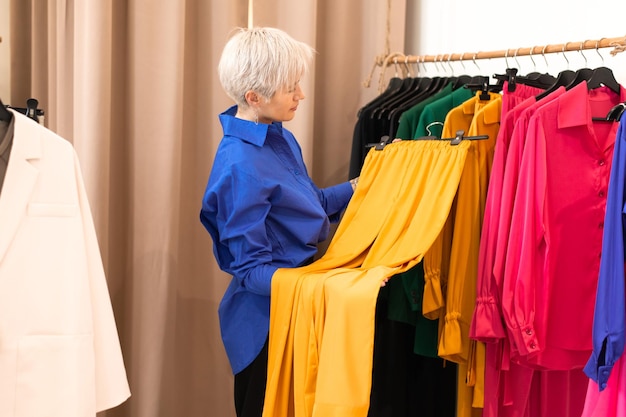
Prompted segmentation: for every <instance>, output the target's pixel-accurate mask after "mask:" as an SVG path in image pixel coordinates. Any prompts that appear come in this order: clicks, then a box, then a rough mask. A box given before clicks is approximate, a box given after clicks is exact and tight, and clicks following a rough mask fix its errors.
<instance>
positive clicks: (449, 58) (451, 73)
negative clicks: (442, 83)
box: [448, 54, 454, 76]
mask: <svg viewBox="0 0 626 417" xmlns="http://www.w3.org/2000/svg"><path fill="white" fill-rule="evenodd" d="M451 59H452V54H449V55H448V67H450V75H452V76H454V67H453V66H452V64H451V63H450V60H451Z"/></svg>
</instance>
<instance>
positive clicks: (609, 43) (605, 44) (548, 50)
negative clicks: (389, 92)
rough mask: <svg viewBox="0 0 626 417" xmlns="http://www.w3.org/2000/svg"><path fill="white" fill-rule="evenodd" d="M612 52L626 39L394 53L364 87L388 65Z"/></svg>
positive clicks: (378, 61)
mask: <svg viewBox="0 0 626 417" xmlns="http://www.w3.org/2000/svg"><path fill="white" fill-rule="evenodd" d="M600 48H613V50H612V51H611V52H610V53H611V55H616V54H618V53H620V52H623V51H624V50H626V36H621V37H617V38H602V39H599V40H585V41H577V42H566V43H558V44H549V45H543V46H531V47H522V48H512V49H502V50H497V51H487V52H484V51H479V52H463V53H448V54H438V55H405V54H403V53H399V52H394V53H390V54H387V55H379V56H377V57H376V58H375V61H374V66H373V68H372V73H371V74H370V77H369V78H368V80H367V81H366V82H365V83H364V85H365V86H366V87H369V85H370V81H371V78H372V75H373V72H374V69H375V68H376V67H382V71H383V73H382V74H381V83H382V79H383V78H384V71H385V70H386V68H387V67H389V66H390V65H398V64H423V63H425V62H434V63H450V62H454V61H468V60H472V61H476V60H478V59H491V58H507V59H508V58H516V57H520V56H531V57H532V56H537V55H545V54H552V53H559V52H561V53H565V52H569V51H583V50H589V49H596V50H597V49H600Z"/></svg>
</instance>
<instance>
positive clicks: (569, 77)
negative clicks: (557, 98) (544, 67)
mask: <svg viewBox="0 0 626 417" xmlns="http://www.w3.org/2000/svg"><path fill="white" fill-rule="evenodd" d="M574 78H576V73H575V72H574V71H572V70H563V71H561V72H559V75H557V77H556V80H554V84H552V85H551V86H549V87H548V88H547V89H546V91H544V92H543V93H541V94H539V95H538V96H537V101H539V100H541V99H542V98H544V97H546V96H548V95H549V94H551V93H553V92H554V91H556V90H558V89H559V87H566V86H567V85H569V83H571V82H572V81H574Z"/></svg>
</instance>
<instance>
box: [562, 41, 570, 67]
mask: <svg viewBox="0 0 626 417" xmlns="http://www.w3.org/2000/svg"><path fill="white" fill-rule="evenodd" d="M568 43H569V42H565V44H564V45H563V49H562V50H561V53H562V54H563V58H565V61H566V62H567V69H569V59H567V56H565V48H567V44H568Z"/></svg>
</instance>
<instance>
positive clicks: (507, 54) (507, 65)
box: [504, 49, 511, 68]
mask: <svg viewBox="0 0 626 417" xmlns="http://www.w3.org/2000/svg"><path fill="white" fill-rule="evenodd" d="M504 62H505V63H506V67H507V68H511V66H510V65H509V50H508V49H507V50H506V51H505V52H504Z"/></svg>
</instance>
